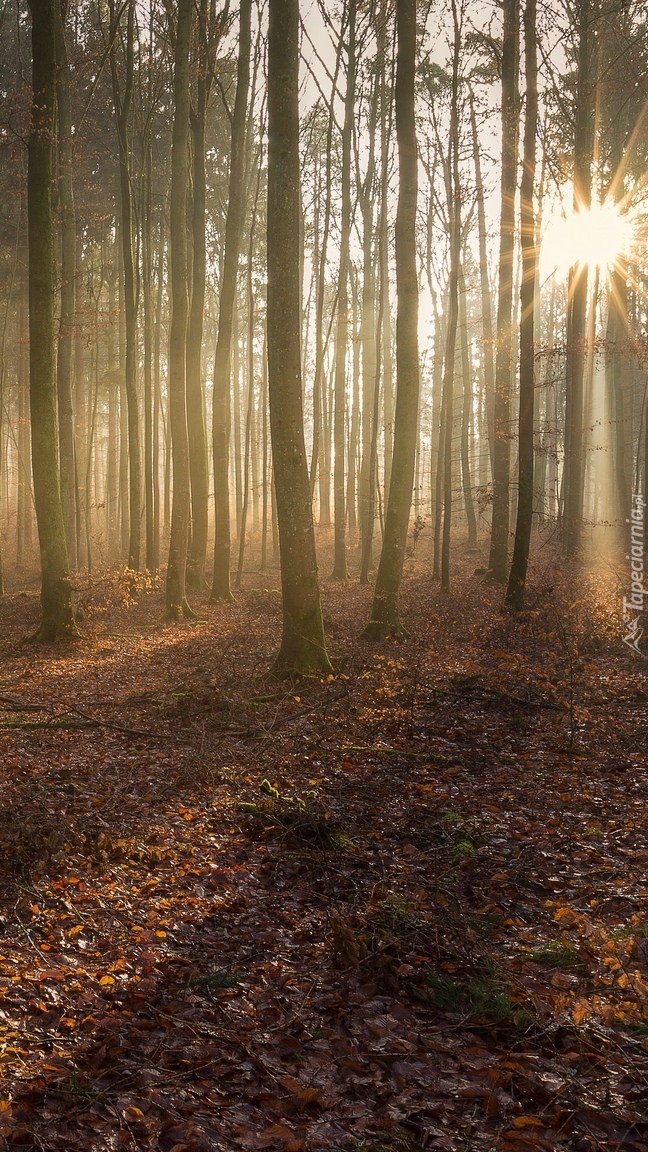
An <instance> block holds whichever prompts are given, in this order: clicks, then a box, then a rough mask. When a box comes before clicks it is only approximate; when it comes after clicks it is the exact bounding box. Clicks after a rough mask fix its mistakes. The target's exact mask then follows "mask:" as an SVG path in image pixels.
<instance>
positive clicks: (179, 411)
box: [166, 0, 193, 620]
mask: <svg viewBox="0 0 648 1152" xmlns="http://www.w3.org/2000/svg"><path fill="white" fill-rule="evenodd" d="M192 15H193V0H178V15H177V24H176V37H175V60H174V75H173V102H174V114H173V140H172V145H171V211H170V224H171V228H170V263H171V299H172V308H171V325H170V329H169V429H170V432H171V451H172V466H173V504H172V508H171V537H170V541H169V563H168V567H167V580H166V611H167V616H169V617H170V618H171V619H175V620H177V619H181V618H182V617H183V616H192V615H193V613H192V611H191V609H190V607H189V605H188V603H187V598H186V594H185V576H186V567H187V546H188V543H189V501H190V484H191V481H190V475H189V436H188V432H187V387H186V365H187V316H188V299H187V293H188V269H187V229H186V214H187V189H188V183H189V172H188V165H189V46H190V43H191V25H192Z"/></svg>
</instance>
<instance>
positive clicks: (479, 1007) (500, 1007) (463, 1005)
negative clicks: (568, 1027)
mask: <svg viewBox="0 0 648 1152" xmlns="http://www.w3.org/2000/svg"><path fill="white" fill-rule="evenodd" d="M427 985H428V988H429V989H430V999H431V1000H432V1003H433V1005H434V1007H435V1008H438V1009H439V1011H440V1012H465V1013H466V1014H467V1015H469V1014H470V1013H471V1012H474V1013H475V1014H476V1015H479V1016H484V1017H486V1018H487V1019H489V1020H492V1021H493V1023H495V1024H506V1025H509V1026H512V1027H514V1028H518V1029H520V1030H521V1031H528V1029H529V1028H531V1027H532V1026H533V1023H534V1016H533V1013H532V1012H530V1011H529V1010H528V1009H527V1008H524V1007H521V1006H520V1005H518V1004H515V1003H514V1002H513V1001H512V1000H511V995H510V991H509V986H508V983H507V980H506V975H505V973H504V972H503V971H502V970H501V969H500V968H498V967H497V966H496V965H494V964H492V963H491V962H490V961H485V962H484V963H483V964H482V966H481V969H480V970H479V971H478V972H477V974H476V975H474V976H473V977H472V979H470V980H467V981H460V980H456V979H453V978H452V977H450V976H429V977H428V980H427Z"/></svg>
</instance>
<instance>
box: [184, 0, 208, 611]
mask: <svg viewBox="0 0 648 1152" xmlns="http://www.w3.org/2000/svg"><path fill="white" fill-rule="evenodd" d="M208 21H209V16H208V3H207V0H200V9H199V15H198V43H199V51H198V68H197V76H196V100H195V105H194V106H193V107H192V109H191V112H190V124H191V135H192V144H193V148H192V162H193V180H192V193H193V200H192V211H191V234H192V241H193V244H192V265H191V304H190V308H189V327H188V331H187V429H188V435H189V469H190V475H191V547H190V552H189V560H188V564H187V583H188V584H189V585H190V587H193V588H197V589H199V590H202V588H203V586H204V582H205V566H206V563H207V521H208V515H207V510H208V495H209V473H208V464H207V429H206V427H205V397H204V389H203V379H202V345H203V314H204V311H205V282H206V274H207V250H206V238H205V204H206V194H207V176H206V167H205V124H206V118H207V101H208V98H209V91H210V88H211V81H212V74H213V69H212V66H211V62H210V52H209V47H210V46H209V42H208V37H209V29H208Z"/></svg>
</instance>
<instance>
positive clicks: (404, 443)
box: [364, 0, 419, 639]
mask: <svg viewBox="0 0 648 1152" xmlns="http://www.w3.org/2000/svg"><path fill="white" fill-rule="evenodd" d="M396 27H397V45H398V47H397V58H396V98H395V99H396V104H395V108H396V138H397V142H398V172H399V190H398V207H397V212H396V290H397V298H398V304H397V313H396V414H395V421H394V455H393V462H392V476H391V484H390V487H389V502H388V505H387V512H386V516H385V531H384V536H383V544H382V549H381V553H380V563H379V566H378V574H377V578H376V587H375V591H374V600H373V607H372V611H371V619H370V621H369V624H368V625H367V627H366V629H365V631H364V636H365V637H367V638H368V639H379V638H382V637H384V636H386V635H390V634H394V633H399V632H401V633H402V632H403V631H404V629H403V627H402V625H401V622H400V616H399V611H398V593H399V589H400V583H401V577H402V573H403V563H404V560H405V545H406V541H407V529H408V525H409V514H410V508H411V504H412V485H413V482H414V461H415V456H416V439H417V433H418V402H419V356H418V274H417V267H416V204H417V193H418V172H417V168H418V157H417V144H416V122H415V117H414V84H415V76H416V0H397V4H396Z"/></svg>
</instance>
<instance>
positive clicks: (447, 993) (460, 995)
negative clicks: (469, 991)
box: [427, 976, 466, 1012]
mask: <svg viewBox="0 0 648 1152" xmlns="http://www.w3.org/2000/svg"><path fill="white" fill-rule="evenodd" d="M427 984H428V988H429V989H430V999H431V1000H432V1004H433V1005H434V1007H435V1008H438V1010H439V1012H459V1011H460V1009H461V1008H462V1007H463V1006H464V1005H465V1003H466V990H465V988H464V986H463V985H462V984H460V983H459V982H458V981H457V980H453V979H452V977H451V976H429V977H428V980H427Z"/></svg>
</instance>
